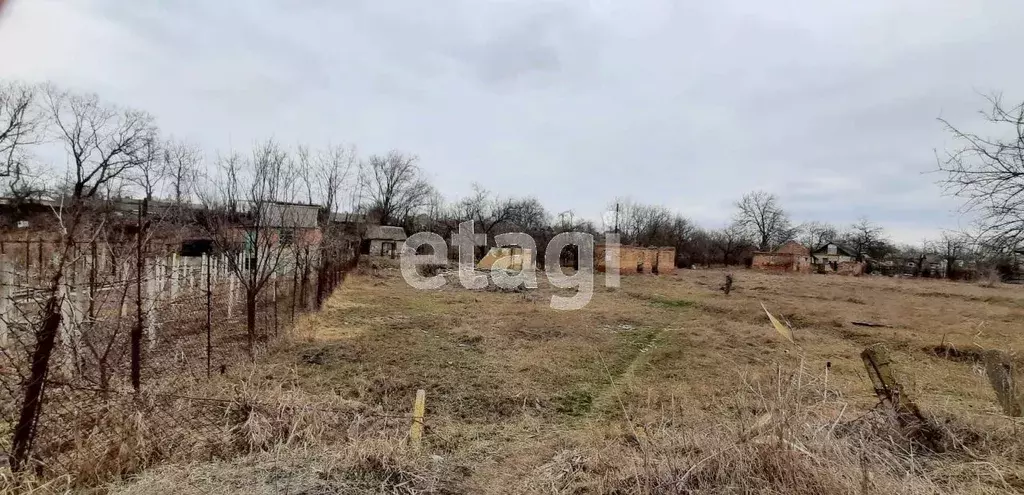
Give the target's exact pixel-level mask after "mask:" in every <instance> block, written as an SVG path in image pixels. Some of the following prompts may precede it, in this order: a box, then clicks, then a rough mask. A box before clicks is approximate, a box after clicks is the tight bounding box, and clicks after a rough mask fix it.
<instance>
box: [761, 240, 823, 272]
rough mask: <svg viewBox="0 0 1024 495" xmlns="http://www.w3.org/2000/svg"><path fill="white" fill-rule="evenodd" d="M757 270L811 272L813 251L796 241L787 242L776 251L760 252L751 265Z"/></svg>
mask: <svg viewBox="0 0 1024 495" xmlns="http://www.w3.org/2000/svg"><path fill="white" fill-rule="evenodd" d="M750 267H751V268H754V269H757V270H770V271H783V272H810V271H811V251H810V250H809V249H807V247H806V246H804V245H803V244H800V243H799V242H796V241H786V242H785V243H783V244H782V245H781V246H779V248H778V249H776V250H775V251H771V252H768V251H758V252H755V253H754V257H753V259H752V261H751V263H750Z"/></svg>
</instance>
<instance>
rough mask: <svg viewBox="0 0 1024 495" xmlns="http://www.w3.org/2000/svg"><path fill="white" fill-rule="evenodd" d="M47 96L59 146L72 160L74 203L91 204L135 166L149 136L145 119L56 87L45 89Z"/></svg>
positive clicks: (90, 96)
mask: <svg viewBox="0 0 1024 495" xmlns="http://www.w3.org/2000/svg"><path fill="white" fill-rule="evenodd" d="M45 93H46V103H47V105H48V109H49V111H50V117H51V118H52V120H53V124H54V127H55V129H56V134H57V140H58V141H60V142H61V143H63V144H64V148H65V149H66V151H67V152H68V155H69V157H70V158H71V170H70V171H69V175H70V181H69V182H70V184H69V186H70V190H71V195H72V197H74V198H91V197H93V196H94V195H95V194H96V192H97V191H99V190H100V189H101V188H102V187H104V186H106V185H107V184H108V183H110V182H111V181H114V180H116V179H118V178H121V177H122V176H123V175H124V174H125V172H126V171H127V170H129V169H130V168H132V167H134V166H136V165H137V164H138V157H139V156H140V155H141V154H140V150H141V149H142V148H143V147H144V146H145V145H146V142H147V139H149V138H150V136H151V135H152V132H153V131H152V128H153V118H152V117H151V116H150V115H149V114H148V113H145V112H142V111H139V110H133V109H120V108H117V107H114V106H110V105H107V104H104V103H103V102H101V101H100V99H99V97H98V96H96V95H95V94H84V95H82V94H76V93H71V92H68V91H64V90H58V89H57V88H55V87H54V86H47V87H46V90H45Z"/></svg>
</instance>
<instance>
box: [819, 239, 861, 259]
mask: <svg viewBox="0 0 1024 495" xmlns="http://www.w3.org/2000/svg"><path fill="white" fill-rule="evenodd" d="M829 246H835V247H836V252H837V253H839V254H845V255H847V256H853V257H856V256H857V250H855V249H851V248H850V247H849V246H846V245H843V244H839V243H838V242H826V243H825V244H822V245H820V246H818V247H817V248H815V249H814V254H824V255H827V254H828V247H829Z"/></svg>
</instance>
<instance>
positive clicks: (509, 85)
mask: <svg viewBox="0 0 1024 495" xmlns="http://www.w3.org/2000/svg"><path fill="white" fill-rule="evenodd" d="M21 1H22V2H25V1H27V0H21ZM38 1H43V0H38ZM46 3H47V4H48V5H53V7H52V8H51V10H53V9H57V10H60V9H62V8H63V9H67V10H69V11H73V12H74V13H75V16H74V17H75V18H81V19H83V25H86V26H115V27H116V31H117V32H116V35H115V34H110V35H105V34H102V33H97V30H98V28H91V29H84V28H81V26H74V25H63V26H61V27H60V28H59V29H58V27H56V26H47V25H46V24H45V22H44V21H45V18H44V17H38V18H36V17H32V18H29V17H23V18H22V20H23V21H24V22H37V23H39V25H38V26H36V29H35V31H39V34H33V33H34V30H30V29H24V30H21V31H19V32H20V33H22V34H21V36H38V39H35V40H32V39H27V40H25V44H24V46H27V47H29V48H27V49H26V50H28V51H29V52H31V51H32V50H34V48H32V47H37V48H38V50H39V51H38V53H39V55H38V57H37V60H33V59H32V53H29V52H26V53H25V54H23V55H22V56H19V57H18V58H17V59H15V60H5V63H4V64H0V75H2V76H5V77H22V76H27V75H31V76H32V77H39V75H40V74H42V75H43V76H44V77H49V78H52V79H55V80H56V81H55V82H58V83H62V82H66V81H71V82H73V83H74V84H76V85H78V86H85V87H87V88H91V89H95V90H97V91H100V92H101V93H102V94H103V96H104V97H106V98H108V99H111V100H114V101H118V102H121V103H126V104H131V105H135V106H139V107H142V108H146V109H148V110H150V111H152V112H153V113H154V114H156V115H157V117H158V118H159V119H160V121H161V123H162V125H163V127H164V128H165V130H167V131H168V132H170V133H174V134H178V135H183V136H186V137H189V138H190V139H194V140H196V141H198V142H200V143H201V144H202V145H203V146H204V147H205V148H206V149H207V150H208V152H209V153H210V154H211V155H212V154H213V153H214V152H215V151H216V150H218V149H220V150H224V149H225V148H227V147H228V146H235V147H244V146H246V145H248V144H249V143H250V142H252V141H253V140H255V139H259V138H262V137H266V136H268V135H274V136H276V137H278V138H279V139H281V140H282V141H283V142H288V143H291V142H300V141H302V142H309V143H310V144H313V145H320V144H322V143H326V142H328V141H333V142H339V141H348V142H353V143H355V144H358V145H359V146H360V148H361V149H362V150H363V151H364V152H367V153H373V152H381V151H385V150H387V149H390V148H394V147H397V148H403V149H406V150H409V151H411V152H415V153H417V154H419V155H420V156H421V157H422V159H423V160H422V161H423V165H424V166H425V167H426V168H427V170H428V173H429V174H430V175H431V176H432V177H433V178H434V180H435V182H437V185H438V186H439V188H440V189H441V190H442V191H444V192H445V193H446V194H448V195H449V196H455V195H457V194H460V193H464V192H466V191H467V190H468V188H469V184H470V183H471V182H474V181H476V182H481V183H483V184H484V185H485V186H486V187H488V188H490V189H492V190H497V191H501V192H503V193H507V194H536V195H537V196H539V197H540V199H541V200H542V201H543V202H544V203H545V204H546V205H548V206H549V207H550V208H551V209H552V210H555V211H564V210H568V209H574V210H575V211H576V212H577V213H578V214H581V215H585V216H589V217H592V218H594V219H596V218H598V215H599V214H600V212H601V211H602V210H603V208H604V207H605V206H606V205H607V203H608V201H610V200H611V199H612V198H614V197H616V196H622V195H630V196H633V197H634V198H636V199H639V200H643V201H649V202H654V203H661V204H665V205H666V206H669V207H672V208H677V209H679V210H680V211H682V212H684V213H686V214H689V215H692V216H693V217H694V218H695V219H696V220H698V221H699V222H702V223H704V224H706V225H709V226H714V225H720V224H722V223H723V222H725V221H727V220H728V218H729V217H730V216H731V204H732V202H733V201H735V199H737V198H738V197H739V196H740V195H742V194H743V193H744V192H746V191H749V190H751V189H755V188H764V189H768V190H771V191H774V192H776V193H778V194H780V196H781V197H782V199H783V202H784V204H786V205H787V207H788V208H789V210H791V211H792V212H793V215H794V217H796V220H797V221H804V220H812V219H817V220H824V221H835V222H837V223H846V222H849V221H853V220H855V219H856V218H857V217H860V216H867V217H869V218H871V219H873V220H876V221H879V222H882V223H886V222H888V223H887V225H892V228H893V229H894V236H897V237H898V236H900V235H906V236H909V237H910V238H913V239H916V238H918V237H919V235H920V232H922V231H925V230H928V229H932V230H933V231H937V230H938V229H940V228H943V227H951V226H956V225H957V223H958V221H959V220H958V218H957V216H956V212H955V210H956V207H957V202H956V201H954V200H951V199H950V198H945V197H943V196H942V195H941V191H940V190H939V188H938V187H936V186H935V184H934V181H935V179H936V177H934V176H931V175H922V173H923V172H926V171H928V170H931V169H932V168H933V167H934V151H933V150H934V149H936V148H939V149H941V148H944V147H946V146H948V145H949V138H948V136H946V135H945V134H944V133H943V132H942V129H941V127H940V126H939V125H938V123H937V122H936V121H935V118H936V117H938V116H939V115H942V116H943V117H946V118H949V119H950V120H952V121H954V122H958V123H962V125H964V126H968V127H972V126H975V125H976V124H977V123H978V120H977V116H976V114H975V110H976V108H977V107H978V106H979V105H980V104H981V100H980V98H979V97H978V96H977V94H976V92H977V91H988V90H993V89H996V90H998V89H1003V90H1006V91H1007V94H1006V97H1007V98H1009V99H1016V100H1022V99H1024V94H1021V93H1020V89H1018V88H1022V87H1024V68H1021V67H1020V65H1019V64H1014V63H1013V62H1012V61H1013V60H1015V59H1016V55H1017V53H1016V51H1017V50H1016V47H1017V46H1021V45H1024V32H1022V31H1021V30H1020V29H1017V27H1018V26H1019V25H1020V22H1021V20H1022V19H1024V5H1022V4H1020V3H1019V2H1015V1H1011V0H984V1H979V2H970V3H964V2H960V1H954V0H940V1H937V2H935V1H930V0H929V1H925V0H908V1H907V2H898V3H897V2H891V1H887V0H866V1H864V2H848V3H840V4H835V3H828V2H815V1H812V0H805V1H801V0H792V1H788V2H782V3H765V2H748V1H745V0H726V1H722V2H704V3H692V4H683V3H678V2H671V1H668V0H643V1H636V2H616V1H609V0H592V1H589V2H577V1H569V0H565V1H559V0H524V1H518V2H479V1H475V0H439V1H437V2H418V1H412V0H395V1H390V2H377V1H370V0H361V1H354V2H329V1H318V2H301V3H281V2H277V1H272V0H255V1H251V2H249V1H246V2H242V1H240V0H239V1H223V2H179V3H175V4H167V3H164V4H146V3H142V2H132V3H124V2H114V1H111V0H92V1H91V2H89V3H79V2H71V1H70V0H66V1H64V2H58V1H55V0H46ZM11 10H12V11H14V10H16V9H11ZM18 10H27V9H18ZM69 17H71V16H65V17H62V19H63V18H69ZM3 21H4V22H22V21H19V19H18V18H17V16H16V15H15V14H12V15H11V16H9V18H8V19H4V20H3ZM47 29H51V30H52V32H48V31H46V30H47ZM108 30H109V29H108ZM4 31H5V25H4V24H3V23H2V22H0V42H4V41H7V40H5V39H4V38H3V36H4ZM25 33H28V34H25ZM62 34H66V35H67V36H72V35H74V36H75V38H74V43H70V42H65V43H64V44H62V45H59V46H61V47H65V46H73V47H75V50H74V52H73V54H71V53H69V54H68V55H67V56H68V57H73V58H70V59H68V60H63V59H61V51H60V50H57V49H56V48H53V49H45V50H44V48H46V47H47V46H48V45H46V43H47V40H48V39H52V38H56V37H60V36H61V35H62ZM19 40H20V38H19ZM55 46H56V45H55ZM33 53H35V52H33ZM39 58H45V61H46V63H45V64H44V63H41V62H40V60H38V59H39ZM1015 91H1016V93H1014V92H1015ZM899 232H903V233H904V234H900V233H899Z"/></svg>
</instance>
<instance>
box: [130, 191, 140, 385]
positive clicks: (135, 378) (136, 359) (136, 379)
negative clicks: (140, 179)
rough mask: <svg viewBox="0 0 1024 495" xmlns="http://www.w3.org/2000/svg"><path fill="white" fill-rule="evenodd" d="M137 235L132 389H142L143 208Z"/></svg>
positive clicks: (132, 337)
mask: <svg viewBox="0 0 1024 495" xmlns="http://www.w3.org/2000/svg"><path fill="white" fill-rule="evenodd" d="M137 226H138V230H137V231H136V235H135V272H136V273H135V326H134V327H132V335H131V340H132V388H133V389H135V391H136V392H138V391H139V390H140V388H141V387H142V318H143V317H142V270H143V265H142V263H143V257H142V207H141V205H140V207H139V215H138V224H137Z"/></svg>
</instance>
